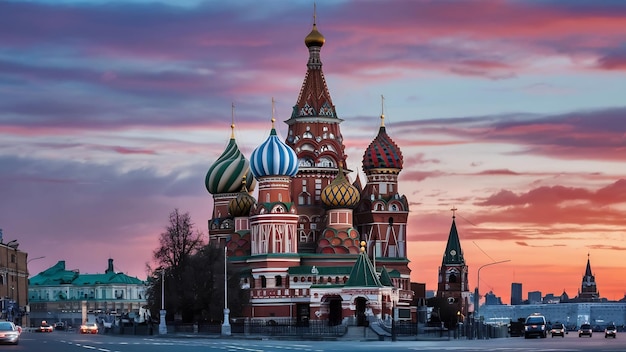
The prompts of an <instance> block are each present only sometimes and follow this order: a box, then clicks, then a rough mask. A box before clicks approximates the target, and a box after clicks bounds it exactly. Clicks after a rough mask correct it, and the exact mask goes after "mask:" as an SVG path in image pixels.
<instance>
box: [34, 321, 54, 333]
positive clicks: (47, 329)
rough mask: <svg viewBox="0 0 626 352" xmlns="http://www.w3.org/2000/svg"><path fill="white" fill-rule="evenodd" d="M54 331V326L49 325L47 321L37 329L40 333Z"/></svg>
mask: <svg viewBox="0 0 626 352" xmlns="http://www.w3.org/2000/svg"><path fill="white" fill-rule="evenodd" d="M52 330H54V328H53V327H52V325H49V324H48V323H46V322H45V321H42V322H41V325H39V328H37V331H38V332H52Z"/></svg>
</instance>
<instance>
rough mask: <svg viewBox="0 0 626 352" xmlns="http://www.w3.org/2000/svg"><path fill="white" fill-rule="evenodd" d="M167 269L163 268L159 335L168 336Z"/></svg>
mask: <svg viewBox="0 0 626 352" xmlns="http://www.w3.org/2000/svg"><path fill="white" fill-rule="evenodd" d="M166 314H167V311H166V310H165V268H161V311H160V312H159V315H160V316H159V319H160V320H159V335H165V334H167V325H166V323H165V315H166Z"/></svg>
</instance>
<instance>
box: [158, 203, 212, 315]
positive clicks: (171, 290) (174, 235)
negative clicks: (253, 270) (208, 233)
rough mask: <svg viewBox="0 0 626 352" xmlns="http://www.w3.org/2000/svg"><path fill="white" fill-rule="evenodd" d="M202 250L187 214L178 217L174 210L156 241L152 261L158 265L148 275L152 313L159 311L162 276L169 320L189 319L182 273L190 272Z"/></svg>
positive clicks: (198, 237) (188, 304)
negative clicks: (157, 244)
mask: <svg viewBox="0 0 626 352" xmlns="http://www.w3.org/2000/svg"><path fill="white" fill-rule="evenodd" d="M204 246H205V243H204V241H203V240H202V233H201V232H199V231H196V230H194V228H193V223H192V221H191V217H190V216H189V213H183V214H181V213H180V212H179V211H178V209H175V210H174V211H173V212H172V213H170V216H169V224H168V226H167V228H166V230H165V232H163V233H162V234H161V235H160V237H159V248H157V249H156V250H155V251H154V254H153V255H154V260H155V262H156V263H157V264H158V267H157V268H155V269H152V268H150V267H149V268H148V270H149V271H150V272H151V274H150V276H151V285H150V288H149V297H150V301H149V305H150V306H151V307H152V310H153V311H156V310H158V309H159V308H160V306H159V305H158V302H160V300H161V287H162V286H161V285H162V284H163V283H162V281H161V278H162V277H163V276H162V273H164V276H165V297H166V301H165V302H166V310H167V314H168V316H171V315H172V314H173V315H177V314H180V315H189V314H193V313H192V312H189V310H190V308H189V307H190V306H192V304H193V302H188V301H187V300H186V299H185V292H186V291H187V290H188V287H187V286H188V285H186V284H185V275H184V273H185V272H186V271H188V270H189V268H188V266H189V262H190V260H191V257H192V256H193V255H194V254H195V253H196V252H198V250H200V249H201V248H203V247H204Z"/></svg>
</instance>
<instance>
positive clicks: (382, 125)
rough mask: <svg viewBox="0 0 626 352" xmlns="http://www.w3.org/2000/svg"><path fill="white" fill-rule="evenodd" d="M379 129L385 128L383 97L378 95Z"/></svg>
mask: <svg viewBox="0 0 626 352" xmlns="http://www.w3.org/2000/svg"><path fill="white" fill-rule="evenodd" d="M380 127H385V97H384V96H383V95H382V94H381V95H380Z"/></svg>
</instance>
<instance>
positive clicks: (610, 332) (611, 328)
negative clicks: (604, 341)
mask: <svg viewBox="0 0 626 352" xmlns="http://www.w3.org/2000/svg"><path fill="white" fill-rule="evenodd" d="M607 337H612V338H616V337H617V328H616V327H615V325H608V326H607V327H606V329H604V338H607Z"/></svg>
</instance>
